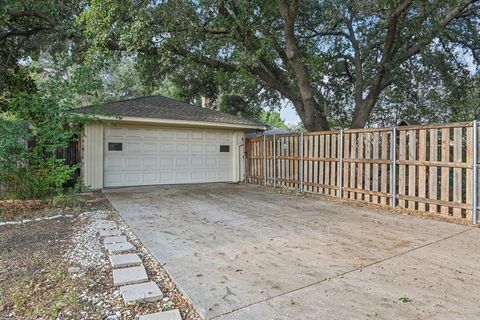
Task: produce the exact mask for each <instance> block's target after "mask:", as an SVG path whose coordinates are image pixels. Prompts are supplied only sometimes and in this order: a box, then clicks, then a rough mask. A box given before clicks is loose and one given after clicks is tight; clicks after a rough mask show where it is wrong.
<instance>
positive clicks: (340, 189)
mask: <svg viewBox="0 0 480 320" xmlns="http://www.w3.org/2000/svg"><path fill="white" fill-rule="evenodd" d="M339 161H340V165H339V170H340V172H339V177H338V197H339V198H340V199H342V198H343V129H342V130H340V156H339Z"/></svg>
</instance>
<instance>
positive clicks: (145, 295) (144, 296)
mask: <svg viewBox="0 0 480 320" xmlns="http://www.w3.org/2000/svg"><path fill="white" fill-rule="evenodd" d="M120 292H121V293H122V297H123V301H124V302H125V304H129V303H133V302H153V301H158V300H160V299H162V298H163V293H162V291H161V290H160V288H159V287H158V285H157V284H156V283H155V282H152V281H150V282H145V283H139V284H131V285H128V286H123V287H120Z"/></svg>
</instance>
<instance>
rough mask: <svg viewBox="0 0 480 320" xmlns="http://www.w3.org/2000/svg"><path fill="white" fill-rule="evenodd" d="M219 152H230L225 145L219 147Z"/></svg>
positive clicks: (228, 147)
mask: <svg viewBox="0 0 480 320" xmlns="http://www.w3.org/2000/svg"><path fill="white" fill-rule="evenodd" d="M220 152H230V146H227V145H222V146H220Z"/></svg>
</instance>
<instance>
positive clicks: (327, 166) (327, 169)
mask: <svg viewBox="0 0 480 320" xmlns="http://www.w3.org/2000/svg"><path fill="white" fill-rule="evenodd" d="M330 138H331V137H330V135H329V134H327V135H325V150H324V153H325V158H327V159H328V158H330V151H331V150H332V146H331V144H330ZM330 163H331V161H325V169H324V174H325V179H324V181H323V183H324V184H326V185H330V172H331V169H332V168H331V167H330ZM331 190H332V189H330V188H328V189H325V194H328V195H329V194H330V191H331Z"/></svg>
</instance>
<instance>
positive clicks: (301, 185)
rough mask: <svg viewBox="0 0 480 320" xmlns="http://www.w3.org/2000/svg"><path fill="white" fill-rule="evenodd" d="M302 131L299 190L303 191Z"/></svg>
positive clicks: (301, 135) (301, 139)
mask: <svg viewBox="0 0 480 320" xmlns="http://www.w3.org/2000/svg"><path fill="white" fill-rule="evenodd" d="M303 158H304V156H303V131H302V132H301V133H300V191H301V192H303V189H304V187H303Z"/></svg>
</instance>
